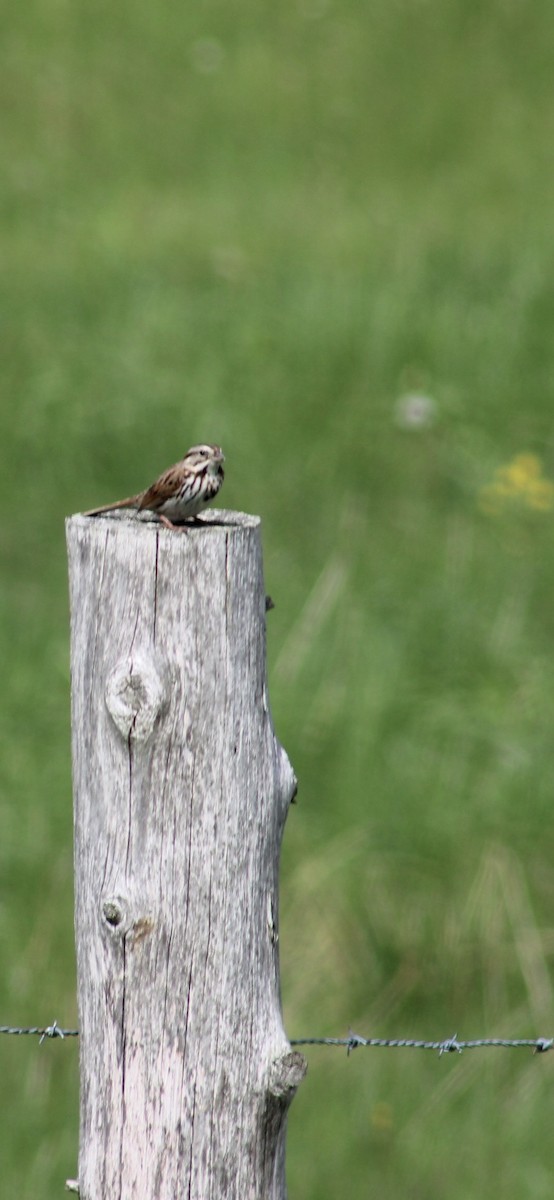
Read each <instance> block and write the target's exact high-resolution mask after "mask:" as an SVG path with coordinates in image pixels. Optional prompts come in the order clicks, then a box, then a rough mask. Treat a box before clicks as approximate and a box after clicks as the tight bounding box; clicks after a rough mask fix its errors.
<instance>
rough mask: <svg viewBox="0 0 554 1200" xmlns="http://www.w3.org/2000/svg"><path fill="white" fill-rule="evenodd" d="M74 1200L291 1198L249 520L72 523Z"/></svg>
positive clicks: (273, 767) (257, 598) (273, 797)
mask: <svg viewBox="0 0 554 1200" xmlns="http://www.w3.org/2000/svg"><path fill="white" fill-rule="evenodd" d="M67 541H68V551H69V573H70V593H71V647H72V648H71V670H72V730H73V775H74V810H75V926H76V944H77V972H78V997H79V1024H80V1031H81V1038H80V1072H81V1093H80V1095H81V1099H80V1144H79V1192H80V1195H81V1198H82V1200H180V1198H181V1197H186V1198H187V1200H208V1198H209V1200H231V1198H236V1200H262V1198H263V1200H266V1198H271V1200H283V1197H285V1196H286V1188H285V1179H284V1143H285V1126H286V1114H287V1108H288V1105H289V1103H290V1101H291V1099H292V1096H293V1094H294V1092H295V1090H296V1088H297V1086H298V1083H299V1082H300V1079H301V1078H302V1076H303V1073H304V1070H305V1063H304V1060H303V1058H302V1056H301V1055H299V1054H298V1053H297V1052H293V1051H292V1050H291V1047H290V1045H289V1043H288V1041H287V1038H286V1036H285V1033H284V1030H283V1026H282V1020H281V1007H280V994H279V962H278V944H277V943H278V866H279V852H280V845H281V837H282V833H283V827H284V822H285V818H286V815H287V811H288V806H289V803H290V800H291V798H292V796H293V794H294V789H295V779H294V774H293V771H292V768H291V766H290V764H289V761H288V759H287V756H286V754H285V752H284V750H283V749H282V748H281V746H280V745H279V743H278V741H277V740H276V737H275V733H274V731H273V726H272V721H271V715H270V711H269V703H268V697H267V684H266V666H265V592H264V586H263V572H262V555H261V542H260V530H259V520H258V518H255V517H249V516H246V515H244V514H240V513H224V512H211V513H210V514H209V517H206V518H204V520H203V523H202V527H200V526H198V527H191V528H189V529H187V530H186V531H185V532H178V533H177V532H174V531H170V530H167V529H164V528H163V527H160V525H159V524H158V523H154V522H153V521H152V520H151V519H148V518H145V519H141V518H140V517H136V516H134V517H133V516H129V514H123V515H121V514H117V515H116V514H110V515H109V516H107V517H96V518H92V519H90V518H84V517H82V516H79V515H78V516H74V517H72V518H70V519H69V520H68V522H67Z"/></svg>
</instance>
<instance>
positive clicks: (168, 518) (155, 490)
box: [83, 442, 225, 529]
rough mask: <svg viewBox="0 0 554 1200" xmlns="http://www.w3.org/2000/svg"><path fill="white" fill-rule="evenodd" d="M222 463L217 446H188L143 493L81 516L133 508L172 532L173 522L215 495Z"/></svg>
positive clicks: (194, 511) (220, 481)
mask: <svg viewBox="0 0 554 1200" xmlns="http://www.w3.org/2000/svg"><path fill="white" fill-rule="evenodd" d="M224 461H225V456H224V454H223V451H222V449H221V446H212V445H210V444H209V443H207V442H206V443H202V444H201V445H199V446H192V447H191V449H190V450H188V451H187V453H186V454H185V457H184V458H182V459H181V461H180V462H178V463H175V464H174V465H173V466H172V467H168V468H167V471H164V472H163V473H162V474H161V475H160V477H159V479H156V481H155V483H153V484H152V485H151V487H149V488H147V489H146V491H145V492H138V493H137V495H136V496H128V497H127V499H126V500H117V501H116V502H115V504H103V505H102V507H101V508H92V509H90V511H89V512H86V513H84V514H83V515H84V516H85V517H97V516H99V514H100V513H108V512H113V511H114V510H115V509H117V508H136V509H137V510H138V511H139V512H144V511H146V510H148V511H149V512H154V513H157V514H158V516H159V518H160V520H161V521H163V524H164V525H167V526H169V528H170V529H174V528H175V522H176V521H186V520H187V518H188V517H195V516H196V514H197V513H199V512H200V511H201V509H203V508H204V507H205V505H206V504H209V503H210V500H213V499H214V498H215V497H216V496H217V493H218V492H219V489H220V487H221V485H222V483H223V479H224V471H223V463H224Z"/></svg>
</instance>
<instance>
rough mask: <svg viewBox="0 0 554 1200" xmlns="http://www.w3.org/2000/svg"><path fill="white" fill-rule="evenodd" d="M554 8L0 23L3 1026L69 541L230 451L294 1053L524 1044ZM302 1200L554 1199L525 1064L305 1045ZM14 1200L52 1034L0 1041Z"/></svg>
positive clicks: (545, 946) (511, 1058)
mask: <svg viewBox="0 0 554 1200" xmlns="http://www.w3.org/2000/svg"><path fill="white" fill-rule="evenodd" d="M553 45H554V11H553V9H552V5H551V3H549V2H547V0H536V2H535V3H534V4H533V6H532V10H531V11H530V9H529V5H527V4H524V3H523V0H481V2H479V0H370V3H368V4H364V5H360V4H359V3H355V2H354V0H334V2H333V0H285V2H284V3H282V4H279V5H276V6H269V5H260V4H259V3H254V0H240V3H238V4H234V5H229V4H228V3H227V4H225V3H223V0H206V2H205V3H203V4H201V5H196V6H189V8H188V10H187V8H186V7H184V6H175V5H170V4H168V3H161V4H154V3H153V2H152V0H132V3H131V2H130V0H119V2H118V4H116V5H114V4H113V3H107V2H106V0H95V3H94V4H93V3H91V2H90V0H74V3H72V4H69V3H68V2H67V0H27V2H26V3H25V4H22V5H12V7H11V9H10V10H9V12H6V14H5V21H4V33H3V47H2V51H1V66H2V69H1V72H0V90H1V92H2V100H3V111H4V120H3V136H2V143H1V149H0V154H1V157H2V165H3V180H4V182H3V187H2V215H1V219H0V238H1V244H2V260H3V270H2V274H1V280H0V287H1V289H2V305H1V312H2V371H1V376H0V378H1V414H2V430H3V438H2V440H3V445H4V455H3V470H2V474H1V477H0V489H1V500H2V513H3V519H2V523H1V527H0V539H1V562H2V567H3V570H2V589H1V601H0V602H1V613H2V619H1V622H0V639H1V650H2V659H1V661H2V663H3V684H4V686H3V703H2V706H1V716H0V742H1V744H0V750H1V753H0V804H1V835H0V888H1V891H0V963H1V971H0V1022H1V1023H5V1024H21V1025H25V1024H27V1023H29V1024H43V1023H49V1022H50V1021H52V1020H53V1019H54V1017H55V1018H57V1019H58V1021H59V1022H60V1023H61V1024H66V1025H71V1024H73V1023H74V1022H75V1020H76V1010H75V995H74V992H75V982H74V960H73V930H72V919H73V917H72V847H71V784H70V742H69V737H70V733H69V703H68V687H69V684H68V606H67V597H66V587H67V585H66V561H65V545H64V531H63V518H64V516H65V515H66V514H67V513H69V512H72V511H75V510H79V509H83V508H87V507H91V506H92V505H94V504H99V503H102V502H105V501H108V500H110V499H115V498H117V497H118V496H122V495H126V494H128V493H129V492H134V491H136V490H137V489H139V488H141V487H143V486H145V485H146V484H148V483H149V482H151V480H152V479H153V478H155V476H156V475H157V474H158V473H159V471H160V470H162V469H163V468H164V467H165V466H167V465H168V464H169V463H171V462H173V461H174V460H175V459H176V458H178V457H179V456H180V455H181V454H182V453H183V452H184V450H185V449H186V448H187V446H188V445H190V444H191V443H192V442H195V441H198V440H204V439H208V440H214V441H218V442H221V443H222V444H223V446H224V448H225V452H226V455H227V479H226V483H225V492H224V498H223V502H224V503H225V504H226V505H227V506H229V507H235V508H240V509H243V510H248V511H253V512H257V513H260V514H261V515H262V518H263V531H264V552H265V564H266V577H267V588H268V591H269V592H270V593H271V595H272V596H273V598H274V600H275V602H276V608H275V611H274V612H272V613H271V614H270V617H269V622H268V623H269V656H270V689H271V697H272V705H273V710H274V718H275V724H276V728H277V731H278V734H279V736H280V738H281V740H282V742H283V743H284V745H285V746H286V748H287V750H288V753H289V755H290V758H291V760H292V762H293V764H294V767H295V769H296V772H297V774H298V777H299V780H300V791H299V804H298V806H297V807H296V808H295V809H293V810H292V812H291V815H290V819H289V821H288V825H287V830H286V837H285V845H284V850H283V871H282V921H281V948H282V949H281V953H282V971H283V998H284V1008H285V1019H286V1026H287V1030H288V1033H289V1036H291V1037H301V1036H308V1035H322V1034H329V1035H338V1036H340V1035H342V1036H344V1035H345V1034H346V1033H347V1031H348V1028H349V1027H350V1026H352V1027H353V1028H354V1029H355V1030H356V1031H357V1032H359V1033H361V1034H365V1035H375V1036H383V1037H386V1036H389V1037H394V1036H406V1037H409V1036H411V1037H418V1038H432V1039H440V1038H443V1037H448V1036H449V1035H451V1034H453V1033H455V1032H457V1033H458V1035H459V1037H461V1038H462V1037H476V1036H492V1035H497V1036H509V1035H511V1036H530V1037H533V1036H537V1035H539V1034H542V1035H545V1036H548V1035H549V1034H551V1033H553V1032H554V1029H553V1014H552V980H551V969H550V968H551V959H552V955H553V953H554V925H553V921H552V913H553V905H554V864H553V858H554V833H553V830H552V820H551V810H552V794H553V784H552V775H553V769H552V768H553V756H554V737H553V724H554V697H553V655H552V645H553V634H554V604H553V590H554V565H553V558H552V533H553V521H554V487H553V483H552V480H553V479H554V441H553V431H552V425H553V402H554V340H553V328H554V273H553V266H554V238H553V228H554V227H553V211H554V175H553V170H552V159H553V146H554V91H553V88H552V77H553V68H554V51H553ZM308 1058H309V1064H310V1066H309V1072H308V1076H307V1078H306V1080H305V1082H304V1083H303V1085H302V1087H301V1089H300V1091H299V1094H298V1097H297V1098H296V1100H295V1101H294V1104H293V1106H292V1109H291V1114H290V1119H289V1151H288V1179H289V1192H290V1196H291V1200H331V1198H332V1197H336V1196H337V1195H338V1194H341V1195H344V1194H348V1195H349V1196H351V1197H356V1198H357V1197H360V1198H361V1197H368V1196H370V1195H379V1196H380V1197H383V1198H385V1200H396V1198H397V1197H405V1196H407V1195H408V1196H410V1197H412V1198H414V1200H420V1198H421V1200H439V1198H441V1200H443V1198H444V1197H445V1196H447V1197H448V1198H449V1200H450V1198H452V1200H466V1197H467V1196H468V1195H488V1194H489V1193H490V1192H491V1191H494V1192H495V1193H496V1194H499V1195H502V1197H503V1198H504V1200H511V1198H514V1200H515V1198H517V1200H520V1198H521V1197H522V1196H523V1197H532V1198H537V1200H539V1198H542V1197H545V1198H546V1197H550V1196H551V1193H552V1171H553V1167H554V1151H553V1148H552V1137H551V1120H552V1114H551V1110H550V1105H549V1100H550V1098H551V1092H550V1087H551V1085H552V1072H553V1071H554V1054H553V1055H551V1056H549V1055H546V1056H543V1057H542V1058H533V1057H532V1056H531V1055H530V1054H529V1053H528V1052H527V1051H522V1050H519V1051H498V1050H497V1051H494V1050H489V1051H479V1052H477V1051H475V1052H472V1053H468V1054H466V1055H465V1056H463V1057H461V1058H460V1057H458V1056H454V1055H452V1056H447V1057H445V1058H442V1059H440V1060H439V1058H438V1057H437V1056H435V1055H432V1054H418V1053H415V1052H409V1051H401V1050H398V1051H384V1050H358V1051H357V1052H356V1053H355V1054H354V1055H353V1056H351V1057H350V1058H347V1057H346V1055H345V1053H344V1051H339V1050H333V1049H313V1050H310V1051H309V1052H308ZM0 1068H1V1075H2V1081H3V1088H2V1094H3V1103H2V1120H1V1121H0V1172H1V1177H2V1181H3V1182H2V1190H3V1195H4V1196H18V1197H20V1198H22V1200H31V1197H32V1200H54V1198H55V1197H57V1196H59V1195H60V1194H62V1191H63V1183H64V1180H65V1178H66V1177H67V1176H71V1175H75V1173H76V1147H77V1046H76V1044H75V1043H74V1042H71V1043H70V1042H66V1043H65V1044H62V1043H61V1042H48V1043H46V1044H44V1045H43V1046H42V1047H41V1048H40V1049H39V1047H38V1044H37V1042H36V1040H31V1039H16V1038H9V1037H4V1038H2V1039H1V1042H0Z"/></svg>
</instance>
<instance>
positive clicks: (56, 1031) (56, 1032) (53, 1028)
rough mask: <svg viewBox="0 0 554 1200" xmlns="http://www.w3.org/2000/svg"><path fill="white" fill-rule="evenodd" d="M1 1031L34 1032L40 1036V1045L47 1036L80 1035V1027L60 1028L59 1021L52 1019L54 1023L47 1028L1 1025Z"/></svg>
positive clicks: (64, 1036)
mask: <svg viewBox="0 0 554 1200" xmlns="http://www.w3.org/2000/svg"><path fill="white" fill-rule="evenodd" d="M0 1033H14V1034H17V1035H20V1034H34V1035H36V1036H37V1037H39V1038H40V1042H39V1046H42V1043H43V1041H44V1039H45V1038H62V1039H63V1038H66V1037H79V1030H78V1029H60V1026H59V1025H58V1022H57V1021H52V1024H51V1025H47V1026H46V1028H45V1029H39V1028H38V1026H35V1025H33V1026H31V1027H29V1028H27V1029H22V1028H21V1027H20V1026H18V1025H0Z"/></svg>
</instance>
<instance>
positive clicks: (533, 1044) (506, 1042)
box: [291, 1030, 554, 1057]
mask: <svg viewBox="0 0 554 1200" xmlns="http://www.w3.org/2000/svg"><path fill="white" fill-rule="evenodd" d="M291 1046H344V1047H345V1048H346V1053H347V1054H351V1053H352V1051H353V1050H357V1048H358V1046H381V1047H383V1048H384V1049H386V1050H435V1052H436V1053H438V1054H439V1057H441V1056H442V1055H443V1054H462V1052H463V1051H464V1050H481V1049H483V1048H485V1047H487V1046H502V1047H503V1048H505V1049H513V1048H517V1047H519V1046H523V1047H526V1048H527V1049H532V1050H534V1052H535V1054H546V1051H547V1050H552V1047H553V1046H554V1038H543V1037H539V1038H475V1039H473V1040H472V1041H469V1042H462V1041H458V1035H457V1033H455V1034H454V1035H453V1037H449V1038H444V1039H443V1041H441V1042H425V1041H417V1040H416V1039H415V1038H365V1037H360V1035H359V1034H358V1033H354V1032H353V1030H350V1032H349V1034H348V1037H345V1038H292V1039H291Z"/></svg>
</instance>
